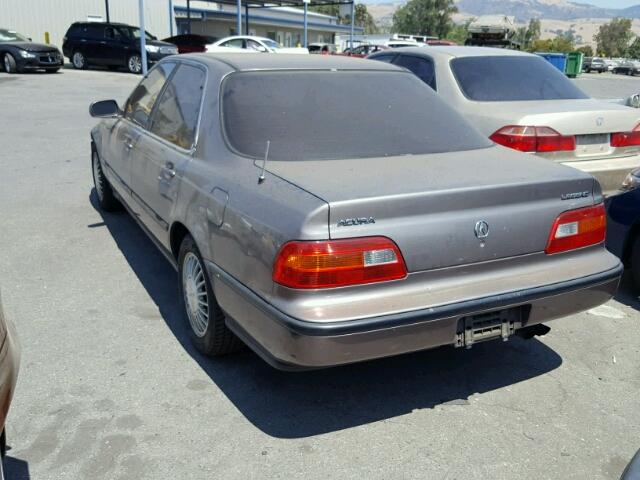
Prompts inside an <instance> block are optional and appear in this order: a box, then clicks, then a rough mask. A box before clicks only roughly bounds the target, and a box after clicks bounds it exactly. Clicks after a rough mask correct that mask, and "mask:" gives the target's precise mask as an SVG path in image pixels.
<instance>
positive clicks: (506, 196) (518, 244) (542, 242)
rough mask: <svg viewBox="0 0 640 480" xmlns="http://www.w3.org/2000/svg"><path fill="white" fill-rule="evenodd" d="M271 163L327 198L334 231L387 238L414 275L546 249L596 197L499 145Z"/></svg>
mask: <svg viewBox="0 0 640 480" xmlns="http://www.w3.org/2000/svg"><path fill="white" fill-rule="evenodd" d="M268 170H269V171H270V172H271V173H273V174H276V175H278V176H280V177H282V178H284V179H286V180H288V181H290V182H291V183H294V184H296V185H298V186H299V187H301V188H303V189H305V190H307V191H308V192H311V193H313V194H314V195H317V196H318V197H320V198H322V199H323V200H325V201H326V202H327V203H328V204H329V234H330V236H331V238H333V239H338V238H351V237H359V236H375V235H382V236H387V237H389V238H391V239H392V240H393V241H395V242H396V243H397V244H398V246H399V247H400V250H401V251H402V254H403V256H404V258H405V261H406V263H407V267H408V269H409V271H412V272H415V271H421V270H430V269H436V268H444V267H450V266H454V265H464V264H472V263H478V262H486V261H490V260H495V259H499V258H506V257H515V256H520V255H526V254H530V253H534V252H540V251H543V250H544V248H545V246H546V242H547V237H548V235H549V230H550V228H551V225H552V223H553V221H554V220H555V218H556V217H557V215H558V214H559V213H561V212H563V211H566V210H570V209H573V208H579V207H582V206H587V205H592V204H593V188H594V182H593V179H592V178H591V177H590V176H588V175H586V174H582V173H578V172H576V171H574V170H572V169H569V168H566V167H563V166H560V165H554V164H553V163H549V162H546V161H544V160H542V159H538V158H536V157H528V156H526V155H523V154H520V153H517V152H513V151H511V150H508V149H505V148H501V147H492V148H486V149H480V150H472V151H466V152H455V153H445V154H432V155H411V156H403V157H386V158H363V159H352V160H321V161H289V162H269V164H268ZM567 196H569V198H567ZM561 198H567V199H565V200H562V199H561ZM482 222H484V224H483V223H482ZM485 224H486V226H485ZM486 227H488V234H487V232H485V228H486ZM478 230H479V231H478ZM485 234H487V235H486V236H485Z"/></svg>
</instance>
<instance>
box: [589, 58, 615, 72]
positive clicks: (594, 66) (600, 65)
mask: <svg viewBox="0 0 640 480" xmlns="http://www.w3.org/2000/svg"><path fill="white" fill-rule="evenodd" d="M582 69H583V70H584V71H585V72H587V73H591V72H598V73H604V72H606V71H607V70H608V69H609V67H608V65H607V63H606V62H605V61H604V60H603V59H602V58H598V57H594V58H589V59H586V61H585V62H584V63H583V65H582Z"/></svg>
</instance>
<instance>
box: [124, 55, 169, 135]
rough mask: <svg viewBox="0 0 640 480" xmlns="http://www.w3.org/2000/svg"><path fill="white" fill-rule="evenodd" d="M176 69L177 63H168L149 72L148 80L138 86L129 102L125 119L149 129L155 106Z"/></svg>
mask: <svg viewBox="0 0 640 480" xmlns="http://www.w3.org/2000/svg"><path fill="white" fill-rule="evenodd" d="M174 67H175V63H171V62H167V63H163V64H160V65H158V66H157V67H156V68H154V69H153V70H151V71H150V72H149V75H148V76H147V78H145V79H144V80H142V81H141V82H140V83H139V84H138V86H137V87H136V88H135V90H134V91H133V93H132V94H131V96H130V97H129V100H127V106H126V107H125V111H124V116H125V118H128V119H129V120H131V121H132V122H134V123H137V124H138V125H140V126H141V127H143V128H147V125H148V123H149V117H150V116H151V112H152V110H153V106H154V105H155V103H156V100H157V98H158V96H159V95H160V92H162V87H164V84H165V82H166V81H167V78H169V75H171V72H172V71H173V69H174Z"/></svg>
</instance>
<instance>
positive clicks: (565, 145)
mask: <svg viewBox="0 0 640 480" xmlns="http://www.w3.org/2000/svg"><path fill="white" fill-rule="evenodd" d="M370 58H372V59H375V60H382V61H386V62H391V63H394V64H396V65H399V66H402V67H405V68H407V69H409V70H410V71H412V72H414V73H415V74H416V75H417V76H418V77H419V78H420V79H421V80H423V81H424V82H425V83H426V84H427V85H429V86H430V87H431V88H433V89H434V90H437V92H438V93H439V94H440V95H441V96H442V97H443V98H444V99H445V101H447V102H448V103H449V104H450V105H452V106H453V107H455V108H457V109H458V111H460V112H462V113H463V114H464V115H465V117H466V118H467V119H468V120H470V122H471V123H472V124H474V125H475V126H476V127H477V128H478V129H480V131H481V132H482V133H484V134H485V135H486V136H487V137H489V138H491V140H493V141H494V142H496V143H498V144H500V145H503V146H506V147H509V148H512V149H515V150H520V151H523V152H529V153H532V154H535V155H538V156H541V157H544V158H547V159H550V160H554V161H556V162H560V163H564V164H565V165H569V166H572V167H575V168H577V169H580V170H583V171H585V172H588V173H591V174H593V175H594V176H595V177H596V178H597V179H598V180H599V182H600V184H601V185H602V188H603V190H604V191H605V193H606V194H610V193H613V192H616V191H617V190H618V188H619V186H620V184H621V183H622V180H623V179H624V178H625V176H626V175H627V173H628V172H629V171H630V170H633V169H635V168H636V167H638V166H640V148H639V147H640V112H639V111H638V110H637V109H635V108H631V107H629V106H626V105H621V104H615V103H611V102H607V101H602V100H594V99H591V98H589V97H588V96H587V95H586V94H585V93H583V92H582V91H581V90H580V89H579V88H578V87H577V86H576V85H575V84H574V83H573V82H571V80H569V79H567V77H566V76H565V75H563V74H562V73H561V72H559V71H558V70H556V69H555V68H554V67H553V66H552V65H551V64H550V63H549V62H547V61H546V60H544V59H543V58H541V57H539V56H537V55H532V54H528V53H523V52H518V51H514V50H504V49H498V48H483V47H438V46H433V47H429V48H412V49H402V50H399V51H392V52H380V53H377V54H374V55H372V56H371V57H370Z"/></svg>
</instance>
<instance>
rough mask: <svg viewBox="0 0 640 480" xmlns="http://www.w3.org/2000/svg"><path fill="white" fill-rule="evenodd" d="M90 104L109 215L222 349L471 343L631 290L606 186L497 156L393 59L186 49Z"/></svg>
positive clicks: (194, 327) (288, 358)
mask: <svg viewBox="0 0 640 480" xmlns="http://www.w3.org/2000/svg"><path fill="white" fill-rule="evenodd" d="M90 111H91V113H92V115H93V116H95V117H102V118H103V120H102V121H101V122H100V123H99V124H98V125H97V126H96V127H95V128H94V129H93V130H92V132H91V146H92V166H93V175H94V180H95V190H96V194H97V198H98V201H99V204H100V206H101V207H102V208H103V209H104V210H113V209H115V208H118V207H119V206H120V205H123V206H124V207H126V208H127V210H129V211H130V212H131V213H132V214H133V217H134V218H135V219H136V220H138V221H139V223H140V225H141V226H142V227H143V229H144V230H145V231H146V232H147V233H148V234H149V236H150V237H151V238H152V239H153V241H154V242H155V243H156V244H157V246H158V248H160V250H162V252H163V253H164V254H165V255H166V257H167V258H168V259H169V261H170V262H171V263H172V264H173V265H174V266H175V267H176V269H177V270H178V271H179V285H180V301H181V302H182V303H183V305H184V310H185V319H186V320H188V322H189V325H190V327H191V331H192V334H193V335H192V337H193V340H194V341H195V344H196V346H197V347H198V348H199V349H200V351H202V352H203V353H205V354H209V355H219V354H224V353H228V352H231V351H233V350H234V349H235V348H236V347H237V346H238V345H240V344H241V342H240V341H239V339H241V340H242V341H243V342H244V343H246V344H248V345H249V346H250V347H251V348H253V349H254V350H255V351H256V352H257V353H258V354H259V355H261V356H262V357H263V358H264V359H266V360H267V361H268V362H269V363H271V364H272V365H274V366H276V367H278V368H283V369H292V368H318V367H325V366H331V365H339V364H345V363H350V362H357V361H361V360H367V359H372V358H377V357H384V356H389V355H396V354H401V353H405V352H410V351H416V350H421V349H426V348H431V347H436V346H440V345H454V346H457V347H463V346H466V347H471V346H472V345H473V344H474V343H476V342H480V341H485V340H489V339H502V340H507V339H508V338H509V337H510V336H512V335H514V334H521V335H524V336H528V335H532V334H534V333H536V332H539V331H541V326H540V324H541V322H545V321H548V320H551V319H555V318H558V317H563V316H566V315H569V314H572V313H575V312H578V311H580V310H585V309H588V308H592V307H595V306H596V305H599V304H601V303H603V302H605V301H607V300H608V299H609V298H610V297H611V296H612V294H613V293H614V292H615V290H616V287H617V285H618V281H619V277H620V273H621V265H620V262H619V261H618V259H617V258H616V257H614V256H613V255H611V254H610V253H608V252H607V251H606V250H605V248H604V244H603V240H604V236H605V211H604V207H603V204H602V195H601V192H600V188H599V185H598V183H597V182H596V181H595V180H594V179H593V177H591V176H590V175H588V174H586V173H583V172H579V171H577V170H575V169H572V168H568V167H565V166H562V165H558V164H554V163H552V162H549V161H547V160H544V159H541V158H537V157H530V156H527V155H525V154H522V153H519V152H516V151H512V150H509V149H505V148H502V147H499V146H496V145H494V144H493V143H492V142H490V141H489V140H488V139H487V138H486V137H484V136H483V135H482V134H480V133H479V132H478V131H477V130H476V129H475V128H474V127H473V126H471V125H470V124H469V123H467V122H466V121H465V120H464V119H463V118H462V116H460V115H459V114H458V113H456V112H455V111H454V110H453V109H452V108H450V107H448V106H447V105H446V104H445V103H444V101H443V100H442V99H441V98H440V97H439V96H438V95H437V94H435V93H434V92H433V90H431V89H430V88H428V87H426V86H425V85H424V84H423V83H422V82H421V81H420V80H418V79H417V78H416V77H415V76H414V75H412V74H411V73H409V72H407V71H406V70H403V69H400V68H398V67H396V66H393V65H388V64H384V63H382V62H374V61H368V60H359V59H358V60H356V59H351V58H347V57H339V56H313V55H312V56H304V55H277V56H268V55H239V54H218V55H215V56H214V55H211V54H193V55H184V56H181V57H179V58H175V57H172V58H169V59H166V60H163V61H161V62H160V63H159V64H158V65H157V66H156V67H155V68H154V69H152V70H151V71H150V72H149V74H148V75H147V76H146V77H145V78H144V79H143V80H142V81H141V82H140V84H139V85H138V86H137V87H136V88H135V89H134V91H133V92H132V94H131V96H130V97H129V99H128V100H127V102H126V104H125V105H124V108H123V109H122V110H121V109H120V108H119V107H118V105H117V104H116V102H115V101H113V100H106V101H102V102H97V103H94V104H92V106H91V108H90Z"/></svg>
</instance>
